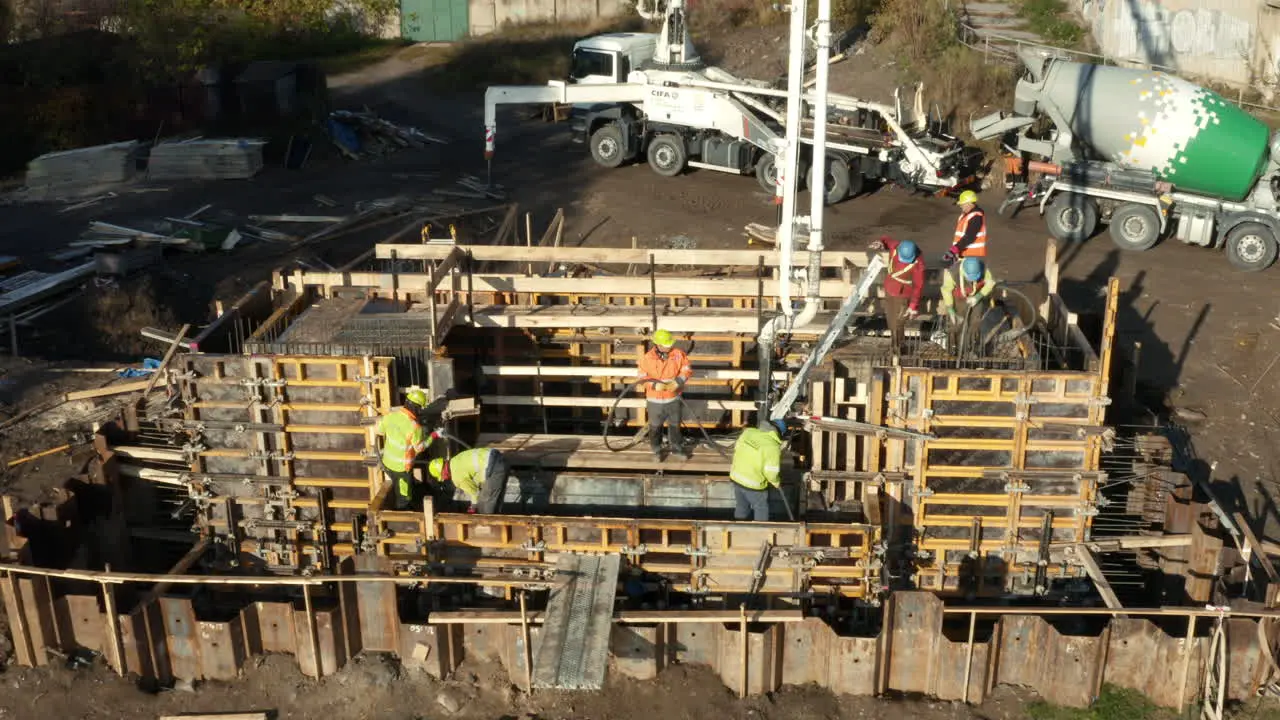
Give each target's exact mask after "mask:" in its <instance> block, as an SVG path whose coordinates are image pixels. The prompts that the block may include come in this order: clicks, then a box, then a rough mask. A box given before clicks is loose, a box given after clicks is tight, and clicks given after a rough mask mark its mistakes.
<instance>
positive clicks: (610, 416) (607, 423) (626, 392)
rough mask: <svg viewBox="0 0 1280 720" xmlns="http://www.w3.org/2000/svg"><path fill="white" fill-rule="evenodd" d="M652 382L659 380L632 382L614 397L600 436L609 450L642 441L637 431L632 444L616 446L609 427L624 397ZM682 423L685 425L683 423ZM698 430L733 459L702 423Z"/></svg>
mask: <svg viewBox="0 0 1280 720" xmlns="http://www.w3.org/2000/svg"><path fill="white" fill-rule="evenodd" d="M651 382H657V381H656V380H652V379H646V380H637V381H635V382H633V383H631V384H630V385H627V386H626V387H624V388H622V391H621V392H619V393H618V396H617V397H616V398H614V400H613V404H612V405H610V406H609V414H608V415H606V416H605V419H604V432H603V433H602V434H601V437H600V439H601V440H602V441H603V442H604V446H605V447H606V448H608V450H609V452H622V451H623V450H630V449H631V448H633V447H635V446H636V445H637V444H638V443H639V442H640V435H639V434H638V433H637V435H636V437H635V438H634V439H633V440H632V441H631V443H630V444H628V445H623V446H622V447H614V446H613V445H610V444H609V428H611V427H613V418H614V416H615V415H616V414H617V411H618V406H620V405H621V404H622V399H623V398H625V397H626V396H627V395H630V394H631V392H632V391H633V390H635V389H636V388H637V387H639V386H640V385H643V384H644V383H651ZM679 400H680V404H681V405H683V406H684V407H685V409H687V410H692V408H690V407H689V404H688V403H686V402H685V401H684V398H683V397H681V398H679ZM681 424H682V425H683V423H681ZM698 430H699V431H701V432H702V437H703V438H704V439H705V440H706V441H707V444H708V445H710V446H711V447H712V449H714V450H715V451H716V452H717V453H719V454H720V457H722V458H724V459H725V460H730V459H731V458H730V457H729V453H728V452H726V451H725V449H724V448H723V447H721V446H720V444H719V443H717V442H716V441H715V440H713V439H711V436H710V435H709V434H707V429H706V428H705V427H703V426H702V424H701V423H699V424H698Z"/></svg>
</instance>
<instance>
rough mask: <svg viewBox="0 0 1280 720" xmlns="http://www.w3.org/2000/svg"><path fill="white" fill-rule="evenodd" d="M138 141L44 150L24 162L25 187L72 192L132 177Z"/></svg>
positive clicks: (51, 191)
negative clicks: (53, 150)
mask: <svg viewBox="0 0 1280 720" xmlns="http://www.w3.org/2000/svg"><path fill="white" fill-rule="evenodd" d="M140 147H141V146H140V144H139V143H138V142H136V141H132V140H131V141H129V142H120V143H113V144H111V145H97V146H95V147H85V148H76V149H75V150H66V151H63V152H56V153H47V154H45V155H41V156H40V157H38V158H36V159H34V160H32V161H31V162H29V163H27V178H26V180H27V187H28V189H30V190H34V191H45V192H49V193H63V194H74V193H75V192H76V191H78V190H87V189H91V188H100V187H102V186H105V185H113V184H119V183H124V182H128V181H129V180H132V179H133V177H134V175H135V172H136V169H137V162H138V159H137V158H138V150H139V148H140Z"/></svg>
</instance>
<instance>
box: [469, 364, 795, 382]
mask: <svg viewBox="0 0 1280 720" xmlns="http://www.w3.org/2000/svg"><path fill="white" fill-rule="evenodd" d="M480 371H481V372H483V373H484V374H485V375H492V376H503V377H542V378H555V377H577V378H597V377H600V378H634V377H635V376H636V369H635V368H634V367H590V366H581V365H579V366H574V365H482V366H481V368H480ZM693 376H694V378H695V379H698V380H758V379H759V378H760V373H759V372H757V371H755V370H728V369H724V368H707V369H697V370H695V371H694V373H693ZM790 377H791V373H789V372H787V371H785V370H778V371H775V372H774V373H773V378H774V379H775V380H786V379H788V378H790Z"/></svg>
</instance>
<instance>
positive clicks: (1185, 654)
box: [1178, 615, 1199, 710]
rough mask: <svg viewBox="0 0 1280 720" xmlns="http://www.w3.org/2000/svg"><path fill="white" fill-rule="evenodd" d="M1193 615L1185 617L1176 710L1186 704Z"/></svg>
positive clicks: (1193, 626) (1193, 625)
mask: <svg viewBox="0 0 1280 720" xmlns="http://www.w3.org/2000/svg"><path fill="white" fill-rule="evenodd" d="M1197 620H1199V618H1197V617H1195V616H1194V615H1193V616H1191V617H1188V618H1187V636H1186V637H1185V638H1184V639H1183V641H1182V683H1181V685H1180V686H1179V688H1178V710H1182V709H1183V708H1185V707H1186V706H1187V679H1188V676H1189V675H1190V674H1191V645H1192V643H1194V642H1195V641H1196V622H1197Z"/></svg>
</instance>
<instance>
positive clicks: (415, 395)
mask: <svg viewBox="0 0 1280 720" xmlns="http://www.w3.org/2000/svg"><path fill="white" fill-rule="evenodd" d="M404 399H405V400H408V401H409V402H411V403H413V404H414V405H417V406H418V407H426V404H427V393H426V392H424V391H423V390H422V388H416V387H414V388H409V389H408V390H406V391H405V393H404Z"/></svg>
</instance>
